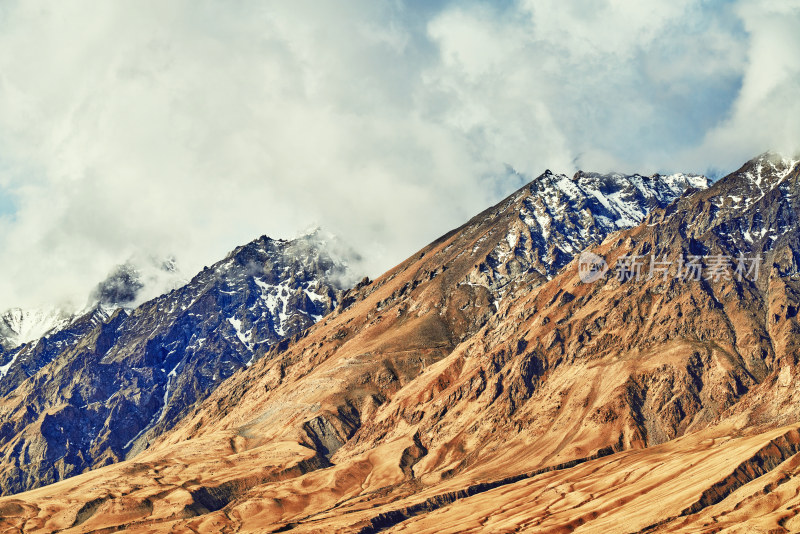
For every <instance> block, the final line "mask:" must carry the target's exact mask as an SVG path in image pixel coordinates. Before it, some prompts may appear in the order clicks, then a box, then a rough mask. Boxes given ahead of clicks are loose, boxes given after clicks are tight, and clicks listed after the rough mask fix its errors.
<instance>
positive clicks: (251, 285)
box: [0, 232, 349, 493]
mask: <svg viewBox="0 0 800 534" xmlns="http://www.w3.org/2000/svg"><path fill="white" fill-rule="evenodd" d="M328 241H329V238H326V237H325V236H324V235H323V234H322V233H321V232H315V233H312V234H308V235H306V236H303V237H301V238H298V239H295V240H293V241H282V240H272V239H269V238H267V237H266V236H263V237H261V238H259V239H257V240H255V241H253V242H251V243H249V244H247V245H245V246H242V247H239V248H237V249H235V250H234V251H233V252H231V254H229V255H228V256H227V257H226V258H225V259H224V260H222V261H220V262H218V263H217V264H215V265H213V266H211V267H207V268H205V269H204V270H203V271H202V272H201V273H199V274H198V275H197V276H195V277H194V278H193V279H192V280H191V281H189V282H188V283H187V284H186V285H184V286H182V287H180V288H178V289H175V290H172V291H170V292H169V293H166V294H164V295H162V296H160V297H157V298H155V299H153V300H150V301H148V302H145V303H143V304H141V305H140V306H138V307H136V308H134V309H126V308H122V307H118V308H116V309H114V311H113V312H112V313H111V314H110V315H108V314H105V315H103V313H104V310H105V309H106V308H105V306H104V305H103V304H102V302H103V301H104V300H103V299H104V298H105V299H106V302H108V301H117V302H119V301H130V300H132V299H131V298H129V297H133V296H134V295H133V293H135V288H136V285H137V284H136V282H135V277H134V276H131V272H130V270H129V269H126V268H122V269H120V270H118V271H117V272H115V273H112V277H111V278H110V280H111V282H107V283H102V284H101V285H100V286H99V289H100V291H98V295H99V297H100V300H101V304H100V305H99V306H98V308H97V310H96V311H95V312H93V313H92V314H89V315H86V316H84V317H83V318H81V319H79V320H76V321H75V322H74V323H73V324H72V325H71V326H70V327H69V328H65V329H63V330H61V331H59V332H58V333H56V334H54V335H51V336H48V337H46V338H42V339H41V340H39V341H38V343H36V344H33V345H28V346H26V348H25V351H24V352H21V353H18V356H17V359H16V360H15V361H16V362H20V365H22V364H23V363H24V362H25V361H26V358H27V356H28V355H31V356H32V357H33V356H35V355H36V354H37V351H39V352H42V351H47V350H48V347H53V346H56V347H58V343H63V339H62V338H63V337H69V338H70V340H71V341H70V342H69V343H65V344H64V345H63V350H58V348H56V350H53V351H52V353H51V354H49V356H48V358H40V359H39V360H37V361H46V363H45V364H44V365H42V366H39V367H38V368H36V369H35V370H34V371H35V372H34V373H33V374H32V375H31V376H30V378H27V379H24V380H23V381H21V382H20V383H19V385H17V386H16V387H15V388H13V389H10V390H9V391H8V392H7V395H6V397H5V399H3V401H2V411H1V412H0V457H1V458H2V462H1V463H0V487H2V488H3V491H4V492H5V493H9V492H16V491H21V490H24V489H30V488H34V487H38V486H40V485H43V484H47V483H51V482H54V481H57V480H60V479H62V478H65V477H68V476H72V475H74V474H77V473H80V472H82V471H83V470H85V469H89V468H93V467H98V466H101V465H105V464H108V463H113V462H117V461H119V460H121V459H123V458H125V457H127V456H133V455H135V454H136V453H138V452H139V451H141V450H142V449H143V448H145V447H146V446H147V445H148V443H149V442H151V441H152V440H153V439H154V438H155V437H157V436H158V435H160V434H161V433H163V432H164V431H166V430H167V429H169V428H170V427H171V426H172V425H173V424H174V423H175V422H176V421H177V420H179V419H180V418H181V416H182V415H183V414H184V413H185V411H186V410H187V409H188V408H189V407H191V406H192V405H193V403H195V402H196V401H198V400H202V399H204V398H205V397H206V396H207V395H208V394H209V393H210V392H211V391H213V389H214V388H215V387H217V386H218V385H219V384H220V383H222V382H223V381H224V380H225V379H226V378H227V377H229V376H231V375H232V374H233V373H234V372H235V371H236V370H238V369H241V368H243V367H246V366H249V365H251V364H252V363H253V361H255V359H256V358H257V357H259V356H261V355H262V354H263V353H264V352H265V351H266V350H267V349H268V348H269V347H271V346H273V345H275V344H277V343H278V342H280V341H281V340H283V339H285V338H287V337H292V336H296V335H298V334H300V333H301V332H303V331H304V330H305V329H306V328H308V327H309V326H311V325H312V324H313V323H314V322H315V321H317V320H319V319H320V318H321V317H323V316H324V315H326V314H327V313H329V312H330V311H331V310H332V309H333V308H334V307H335V306H336V304H337V303H338V302H339V300H340V295H341V290H342V283H343V282H342V281H343V280H345V279H346V277H347V276H349V272H348V270H347V269H348V268H347V265H346V263H345V261H344V260H343V259H339V258H336V257H334V256H333V255H332V254H331V253H330V252H328V248H330V245H332V244H333V243H329V242H328ZM131 287H133V288H134V291H130V289H131ZM112 309H113V308H112ZM78 330H79V331H78Z"/></svg>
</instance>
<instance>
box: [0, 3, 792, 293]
mask: <svg viewBox="0 0 800 534" xmlns="http://www.w3.org/2000/svg"><path fill="white" fill-rule="evenodd" d="M778 5H779V4H776V3H755V2H749V1H740V2H706V1H702V2H701V1H699V0H698V1H691V0H681V1H677V2H673V3H669V4H663V5H659V6H653V5H646V4H643V3H641V2H625V1H620V0H615V1H611V0H609V1H605V2H586V1H577V0H576V1H573V2H563V1H561V2H555V1H552V2H551V1H548V0H537V1H536V2H533V1H530V2H523V1H520V2H516V3H510V2H507V3H502V4H497V3H488V2H487V3H482V2H468V3H459V2H440V3H430V2H425V3H417V2H413V3H412V2H401V1H396V2H389V3H377V2H370V1H366V0H362V1H357V0H354V1H349V2H339V3H336V4H335V5H334V4H332V3H327V2H302V1H301V2H291V3H285V2H247V1H242V2H234V3H231V2H216V1H208V2H199V3H198V2H188V1H178V0H176V1H174V2H132V1H131V2H113V3H112V2H103V3H97V2H88V1H87V2H82V1H67V2H58V3H52V2H37V1H35V0H31V1H27V2H17V3H6V4H4V5H3V6H2V7H0V193H2V194H3V195H4V198H5V200H4V201H3V202H2V203H0V204H1V205H2V206H3V210H2V212H0V308H2V307H6V306H12V305H36V304H41V303H53V302H64V301H67V302H78V303H80V304H82V303H83V302H84V301H85V297H86V295H87V294H88V293H89V292H90V291H91V288H93V287H94V286H95V285H96V284H97V283H98V281H99V280H102V279H103V278H104V277H105V275H106V274H107V273H108V272H109V271H110V270H111V268H112V267H113V266H114V265H116V264H119V263H122V262H124V261H126V260H127V259H128V258H130V257H133V256H148V257H149V256H155V257H166V256H169V255H174V256H176V257H177V259H178V262H179V265H181V266H182V269H183V271H184V273H186V274H189V275H190V274H191V273H192V272H195V271H197V270H199V269H201V268H202V267H203V265H208V264H210V263H213V262H214V261H216V260H218V259H220V258H221V257H223V256H224V255H225V253H226V252H227V251H229V250H230V249H232V248H233V247H235V246H236V245H238V244H242V243H244V242H247V241H249V240H250V239H253V238H254V237H256V236H258V235H260V234H263V233H266V234H268V235H270V236H272V237H292V236H293V235H296V234H297V232H298V231H299V230H300V229H302V228H305V227H308V226H309V225H311V224H314V223H316V224H319V225H321V226H323V227H324V228H325V229H327V230H330V231H332V232H334V233H337V234H339V235H340V236H341V237H342V238H343V239H344V240H345V241H347V242H349V243H351V244H352V245H354V246H355V247H356V248H357V249H358V250H360V252H361V253H362V255H363V256H364V257H365V258H366V259H367V264H366V267H365V268H366V269H367V271H368V274H370V275H372V276H374V275H377V274H379V273H380V272H382V271H383V270H385V269H386V268H388V267H391V266H392V265H393V264H395V263H397V262H399V261H401V260H402V259H403V258H405V257H406V256H408V255H409V254H411V253H413V251H414V250H416V249H418V248H420V247H421V246H423V245H425V244H426V243H427V242H429V241H430V240H432V239H434V238H435V237H437V236H438V235H440V234H442V233H444V232H446V231H447V230H449V229H450V228H452V227H455V226H457V225H459V224H461V223H462V222H464V221H465V220H466V219H467V218H469V217H470V216H471V215H473V214H474V213H476V212H478V211H480V210H481V209H482V208H484V207H486V206H487V205H488V204H490V203H491V202H494V201H496V200H498V199H499V198H502V196H504V195H506V194H508V193H510V192H511V191H512V190H513V189H514V188H516V187H519V186H520V185H521V182H520V178H519V174H517V172H518V173H522V175H524V176H527V177H529V178H530V177H532V176H534V175H537V174H538V173H540V172H542V171H543V170H544V169H545V168H552V169H553V170H560V171H566V172H568V171H571V170H574V169H575V168H578V167H582V168H587V169H594V170H611V169H612V168H613V169H618V170H623V171H641V172H654V171H665V170H686V171H704V170H705V169H706V168H709V167H715V168H722V169H729V170H730V169H732V168H735V167H736V166H737V165H738V164H740V163H741V162H742V161H743V160H745V159H747V158H749V157H751V156H753V155H755V154H756V153H757V152H760V151H762V150H763V149H764V148H767V147H769V146H773V147H776V148H783V147H784V146H789V147H791V146H797V144H798V137H800V136H798V130H797V128H798V127H797V126H796V122H792V120H791V117H793V116H797V113H796V112H797V111H798V109H797V107H798V105H800V104H798V103H797V99H796V98H795V96H796V95H797V94H798V92H797V89H798V87H797V85H798V69H797V67H798V61H800V60H798V58H800V54H798V53H797V48H798V37H797V36H796V35H795V33H796V32H793V31H792V29H793V28H796V27H797V22H799V21H798V20H797V18H798V6H797V4H796V3H784V4H780V5H779V7H776V6H778ZM754 125H756V126H755V127H754ZM509 168H510V169H513V170H514V171H516V172H509V171H508V170H507V169H509Z"/></svg>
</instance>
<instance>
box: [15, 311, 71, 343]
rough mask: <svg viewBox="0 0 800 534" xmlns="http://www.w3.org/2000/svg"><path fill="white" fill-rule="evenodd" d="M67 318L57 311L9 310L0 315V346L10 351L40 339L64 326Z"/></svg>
mask: <svg viewBox="0 0 800 534" xmlns="http://www.w3.org/2000/svg"><path fill="white" fill-rule="evenodd" d="M68 321H69V318H68V317H66V316H65V314H64V313H63V312H61V311H60V310H58V309H50V310H23V309H21V308H11V309H9V310H6V311H5V312H3V314H2V315H0V346H2V348H3V349H5V350H7V351H8V350H11V349H13V348H16V347H18V346H20V345H22V344H23V343H27V342H29V341H34V340H36V339H39V338H41V337H42V336H44V335H45V334H46V333H47V332H49V331H50V330H53V329H57V328H58V327H59V326H62V325H64V324H66V323H67V322H68Z"/></svg>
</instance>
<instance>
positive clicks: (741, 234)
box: [0, 156, 800, 532]
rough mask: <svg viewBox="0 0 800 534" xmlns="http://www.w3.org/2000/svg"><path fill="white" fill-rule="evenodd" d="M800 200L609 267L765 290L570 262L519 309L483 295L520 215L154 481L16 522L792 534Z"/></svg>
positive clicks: (758, 163)
mask: <svg viewBox="0 0 800 534" xmlns="http://www.w3.org/2000/svg"><path fill="white" fill-rule="evenodd" d="M756 169H760V170H759V171H758V172H757V173H756V175H757V176H755V175H754V176H753V177H751V176H750V175H749V174H748V173H751V174H752V172H755V170H756ZM792 169H793V170H792ZM756 179H758V183H757V184H756ZM798 180H800V172H798V169H797V168H795V167H794V166H793V164H792V165H790V164H788V163H786V162H779V161H775V162H773V161H772V159H770V157H767V156H765V157H762V158H761V159H759V160H754V162H751V163H749V164H748V165H746V166H745V167H743V169H742V170H741V171H739V172H738V173H734V174H733V175H731V176H730V177H728V178H726V179H725V180H723V181H722V182H720V183H718V184H716V185H715V186H713V187H712V188H710V189H709V190H708V191H705V192H695V193H693V194H691V195H689V196H687V197H685V198H683V199H682V200H681V201H680V202H679V203H678V205H673V206H671V207H669V208H668V209H667V210H665V211H656V212H655V213H654V214H653V215H651V216H650V218H648V219H647V220H646V221H645V222H644V223H643V224H641V225H639V226H638V227H636V228H634V229H632V230H629V231H625V232H622V233H620V234H614V235H612V236H611V237H610V238H608V239H606V240H605V241H604V242H603V244H602V245H601V246H599V247H598V248H597V249H596V252H598V253H600V254H602V255H603V256H605V257H606V259H607V260H609V263H610V264H611V265H614V264H615V262H616V261H617V260H619V259H620V258H621V257H622V256H623V255H625V254H637V255H641V256H647V255H649V254H651V253H656V254H658V256H659V257H662V256H663V254H666V255H667V257H668V258H670V259H673V260H676V261H677V258H678V257H679V256H681V255H689V254H695V255H702V256H712V255H718V254H726V255H731V256H736V255H737V254H739V253H741V252H744V253H747V254H749V255H752V254H754V253H756V252H763V253H765V260H764V268H763V271H762V273H761V275H762V276H760V277H759V278H758V279H757V281H756V282H753V281H751V280H749V279H747V278H746V277H743V278H742V279H741V280H739V279H738V278H737V277H736V276H732V277H731V279H726V278H725V277H721V279H719V280H714V279H711V280H706V279H705V278H701V279H699V280H682V279H674V278H673V279H670V280H667V281H663V280H661V278H660V277H658V276H656V277H653V278H651V279H649V280H648V279H644V278H643V279H641V280H633V279H631V280H626V281H620V280H617V279H615V278H613V277H610V276H609V277H607V278H605V279H601V280H599V281H596V282H594V283H591V284H584V283H582V282H581V280H580V278H579V277H578V262H577V261H573V262H572V263H571V264H569V265H568V266H567V267H566V268H565V269H564V270H563V271H562V272H561V273H560V274H559V275H558V276H556V277H555V278H553V279H552V280H549V281H547V280H546V279H545V277H544V276H543V275H542V274H539V273H538V272H536V271H535V270H533V271H531V272H528V273H527V274H520V275H519V276H517V277H514V278H513V282H512V283H511V284H507V285H504V286H503V288H502V292H501V291H498V285H497V284H492V283H486V285H479V281H480V280H479V278H478V277H479V275H480V273H482V272H486V271H487V267H486V265H485V264H483V263H484V259H485V258H487V257H489V256H490V255H491V254H490V253H491V252H492V251H494V250H495V249H496V247H497V246H498V244H501V243H502V242H504V241H507V236H508V235H511V234H512V233H513V232H512V231H511V230H512V229H513V227H514V225H516V224H517V221H519V220H520V217H519V211H520V206H521V205H522V204H521V201H522V200H524V199H523V197H524V192H522V193H518V194H517V195H515V196H512V197H511V198H510V199H509V200H508V201H506V202H503V203H501V204H500V205H498V206H497V207H496V208H493V209H492V210H489V211H487V212H485V213H483V214H481V215H480V216H478V217H476V218H475V219H473V221H470V223H468V224H467V225H465V226H464V227H462V228H460V229H459V230H457V231H454V232H452V233H450V234H448V235H447V236H445V237H443V238H442V239H440V240H438V241H437V242H435V243H433V244H432V245H430V246H429V247H427V248H425V249H423V250H422V251H421V252H420V253H419V254H418V255H415V256H414V257H412V258H411V259H409V260H407V261H406V262H404V263H403V264H401V265H400V266H398V267H397V268H396V269H394V270H392V271H390V272H389V273H387V274H386V275H385V276H383V277H381V278H380V279H378V280H377V281H375V282H373V283H365V284H363V285H361V286H360V287H358V288H356V289H355V290H354V291H352V292H351V293H350V294H349V295H348V296H347V298H346V299H345V306H343V307H342V308H340V309H339V310H338V311H337V312H335V313H334V314H333V315H331V316H329V317H328V318H326V319H325V320H323V321H322V322H321V323H319V324H318V325H316V326H315V327H313V328H311V329H310V330H309V331H307V333H306V335H305V336H304V337H303V338H301V339H297V340H295V342H293V343H291V344H281V345H280V346H279V347H277V348H275V349H273V350H272V351H271V352H270V353H269V354H267V355H266V356H265V357H263V358H261V359H260V360H259V361H257V362H256V363H255V364H254V365H253V366H252V367H251V368H250V369H249V370H247V371H245V372H240V373H237V374H236V375H234V376H233V377H231V379H229V380H228V381H227V382H226V383H225V384H223V385H222V386H221V387H220V388H219V389H217V391H216V392H215V393H214V394H212V396H211V397H210V398H209V399H208V400H207V401H206V402H204V403H203V404H201V405H200V406H198V407H197V408H196V409H195V410H194V412H193V413H191V414H190V415H189V416H188V417H187V418H186V419H185V420H184V421H182V423H180V424H179V425H178V426H177V427H176V428H175V429H174V430H173V431H172V432H171V433H169V434H168V435H166V436H164V437H163V438H162V439H161V440H160V441H158V442H157V443H156V444H155V445H154V446H153V447H152V448H151V449H150V450H148V451H146V452H145V453H143V454H141V455H140V456H138V457H137V458H136V459H135V460H134V461H128V462H124V463H121V464H118V465H114V466H109V467H105V468H102V469H100V470H97V471H94V472H91V473H87V474H84V475H81V476H79V477H76V478H75V479H73V480H69V481H65V482H62V483H59V484H55V485H53V486H49V487H46V488H42V489H40V490H36V491H33V492H28V493H24V494H20V495H17V496H14V497H9V498H5V499H2V500H0V510H2V511H3V515H4V518H5V519H4V520H3V521H4V522H5V525H7V526H8V527H9V528H11V527H15V528H23V530H26V531H36V530H54V529H60V528H68V527H73V528H72V531H75V532H81V531H85V532H88V531H94V530H97V529H100V528H112V527H113V528H117V527H120V526H125V527H126V528H127V529H129V530H132V531H137V530H138V531H154V530H163V531H185V530H188V529H194V530H206V531H221V530H222V529H226V530H231V531H235V530H243V531H264V530H266V531H270V530H276V529H281V528H282V529H285V530H289V529H295V530H297V531H301V532H305V531H319V532H331V531H335V530H343V531H362V532H374V531H379V530H383V529H396V530H403V529H405V530H406V531H409V532H414V531H417V530H421V529H433V528H441V529H443V530H447V531H454V532H455V531H460V530H467V529H472V530H474V531H489V532H497V531H509V530H514V529H521V530H525V529H527V530H531V531H553V532H557V531H571V530H572V529H575V528H578V527H582V528H584V529H585V531H587V532H589V531H619V532H630V531H639V530H642V529H644V528H647V527H649V526H652V528H653V529H656V530H658V529H674V528H687V529H690V531H691V527H690V526H687V525H688V524H689V523H687V521H689V522H691V521H697V522H700V523H696V524H695V526H697V524H701V523H702V522H704V521H705V522H709V521H711V519H710V517H711V516H716V515H721V516H725V517H726V520H727V521H730V520H732V518H734V517H736V514H737V513H738V512H737V507H738V510H741V509H742V507H744V506H751V505H752V506H753V507H757V508H758V510H761V511H763V514H761V515H762V516H763V518H764V524H769V525H772V526H771V527H770V528H773V527H774V525H779V526H780V524H781V523H780V521H779V520H778V519H776V518H775V517H773V516H772V515H770V514H774V513H776V512H774V511H775V510H784V512H785V513H788V511H791V510H792V506H794V504H793V502H794V501H793V500H792V499H794V496H793V494H792V493H791V491H789V489H790V488H789V486H786V487H785V488H783V489H786V491H783V490H781V492H779V491H775V492H772V493H771V494H772V495H775V497H774V498H771V499H772V500H771V501H770V502H769V503H768V504H769V506H772V510H773V512H768V511H767V507H766V506H767V505H766V504H764V503H763V502H761V501H763V500H764V499H762V497H761V496H759V491H762V490H761V489H759V488H758V485H759V484H761V483H762V482H764V481H766V480H767V479H769V480H770V481H769V482H768V483H767V484H773V483H774V484H776V486H775V487H776V488H777V487H778V485H780V484H779V481H780V480H782V478H781V477H780V475H779V474H777V473H792V472H793V470H794V469H795V463H794V462H795V460H793V458H794V455H795V454H796V453H797V452H798V450H800V448H798V443H800V438H798V435H797V432H796V431H794V430H793V428H792V427H785V428H784V427H783V426H784V425H787V424H790V423H792V422H795V421H797V419H798V413H797V408H796V407H797V406H800V404H798V403H797V402H795V399H794V396H795V395H797V394H798V392H797V388H795V387H794V384H795V382H796V381H795V379H794V373H795V368H796V364H797V361H796V345H795V343H796V341H795V340H796V336H795V335H794V334H795V333H796V331H797V328H798V325H797V317H796V310H797V305H798V303H797V301H796V298H795V295H796V294H797V290H798V287H797V284H798V283H800V282H799V281H798V276H797V271H796V268H795V265H796V262H795V259H794V258H795V251H797V250H800V244H798V235H799V234H798V232H797V214H798V213H800V209H798V205H797V203H796V202H797V201H796V195H795V194H796V192H798V191H800V184H798ZM752 184H756V185H755V186H752ZM747 187H757V188H758V190H757V191H756V190H755V189H753V190H752V191H751V192H750V193H749V194H750V197H747V198H750V199H751V202H749V203H748V204H747V205H746V206H744V205H738V206H734V207H731V206H730V205H727V204H726V202H728V200H727V199H731V198H732V197H738V196H739V195H736V194H735V193H737V192H739V191H740V190H742V189H746V188H747ZM759 195H760V196H759ZM728 204H730V202H728ZM762 228H783V233H782V234H781V235H776V236H775V239H771V237H772V236H771V235H769V232H761V229H762ZM756 232H758V234H757V233H756ZM517 235H518V234H517ZM753 236H759V237H757V238H753ZM495 256H497V255H495ZM499 257H505V258H506V259H507V260H508V263H506V264H502V265H499V266H498V265H492V266H491V271H492V272H506V273H519V272H520V271H521V270H520V269H519V268H517V267H514V265H515V264H514V263H513V262H515V261H518V260H517V259H516V257H517V256H516V255H515V254H510V255H506V256H503V255H500V256H499ZM482 264H483V265H482ZM509 278H510V277H509ZM497 299H499V302H496V301H497ZM493 302H496V304H494V303H493ZM782 403H783V404H782ZM620 451H623V452H620ZM787 460H788V462H787ZM687 466H688V467H687ZM787 476H789V475H787ZM772 479H775V480H772ZM763 487H764V486H762V488H763ZM733 490H735V491H733ZM731 491H733V492H732V493H731ZM729 493H730V495H728V494H729ZM762 493H763V492H762ZM767 493H770V491H767ZM732 498H733V499H739V500H735V501H734V502H731V500H730V499H732ZM784 512H781V513H784ZM753 515H754V516H755V515H757V514H753ZM780 520H782V521H783V523H784V524H785V523H786V521H788V519H786V518H780ZM448 529H449V530H448ZM598 529H599V530H598Z"/></svg>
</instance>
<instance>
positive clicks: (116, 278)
mask: <svg viewBox="0 0 800 534" xmlns="http://www.w3.org/2000/svg"><path fill="white" fill-rule="evenodd" d="M143 287H144V283H143V282H142V279H141V275H140V274H139V272H138V271H137V270H136V268H135V267H134V266H133V265H130V264H123V265H118V266H117V268H116V269H114V270H113V271H112V272H111V274H110V275H109V276H108V278H106V279H105V280H103V281H102V282H100V283H99V284H98V285H97V288H96V289H95V291H94V294H93V295H92V298H93V300H96V301H98V302H100V303H101V304H105V305H107V306H108V305H115V304H119V305H125V304H129V303H131V302H133V301H134V300H136V295H137V294H138V292H139V291H140V290H141V289H142V288H143Z"/></svg>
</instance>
